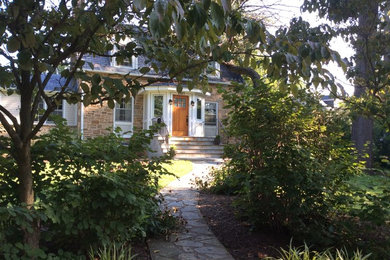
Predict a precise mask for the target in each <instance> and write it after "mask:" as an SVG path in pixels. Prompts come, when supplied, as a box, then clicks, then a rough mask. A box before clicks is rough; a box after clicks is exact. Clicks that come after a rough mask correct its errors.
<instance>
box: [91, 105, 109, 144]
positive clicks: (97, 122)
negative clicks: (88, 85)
mask: <svg viewBox="0 0 390 260" xmlns="http://www.w3.org/2000/svg"><path fill="white" fill-rule="evenodd" d="M113 113H114V111H113V110H112V109H110V108H109V107H108V106H107V102H103V105H102V106H101V105H100V104H97V105H89V106H87V107H84V137H85V138H90V137H96V136H99V135H105V134H108V133H109V132H110V130H107V128H109V129H111V130H112V128H113V126H114V124H113V123H114V114H113Z"/></svg>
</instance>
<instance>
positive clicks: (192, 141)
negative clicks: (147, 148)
mask: <svg viewBox="0 0 390 260" xmlns="http://www.w3.org/2000/svg"><path fill="white" fill-rule="evenodd" d="M213 142H214V137H188V136H185V137H171V138H169V146H170V147H174V148H175V151H176V156H175V159H181V160H217V159H221V158H222V155H223V145H215V144H214V143H213ZM164 146H165V144H163V152H166V151H167V149H166V146H165V147H164Z"/></svg>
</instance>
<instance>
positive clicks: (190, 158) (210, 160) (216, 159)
mask: <svg viewBox="0 0 390 260" xmlns="http://www.w3.org/2000/svg"><path fill="white" fill-rule="evenodd" d="M174 160H185V161H194V162H199V161H206V162H213V163H223V162H224V159H223V158H220V157H215V158H213V157H208V158H205V157H203V158H202V157H199V158H194V157H181V158H177V157H176V158H175V159H174Z"/></svg>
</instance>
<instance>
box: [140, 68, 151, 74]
mask: <svg viewBox="0 0 390 260" xmlns="http://www.w3.org/2000/svg"><path fill="white" fill-rule="evenodd" d="M149 71H150V68H149V67H142V68H140V69H139V72H140V73H141V74H146V73H148V72H149Z"/></svg>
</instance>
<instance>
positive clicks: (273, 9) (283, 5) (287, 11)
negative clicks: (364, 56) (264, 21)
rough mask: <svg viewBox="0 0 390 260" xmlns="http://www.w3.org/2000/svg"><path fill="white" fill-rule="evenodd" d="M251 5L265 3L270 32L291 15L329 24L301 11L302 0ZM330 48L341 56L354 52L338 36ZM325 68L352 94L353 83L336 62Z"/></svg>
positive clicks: (252, 1) (255, 0)
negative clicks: (270, 22) (270, 21)
mask: <svg viewBox="0 0 390 260" xmlns="http://www.w3.org/2000/svg"><path fill="white" fill-rule="evenodd" d="M249 3H250V4H253V5H261V4H263V5H266V6H267V10H268V12H269V13H268V14H267V16H268V15H270V16H271V17H270V19H271V20H273V21H275V25H274V26H271V27H270V26H269V30H270V31H271V32H273V31H275V30H276V29H277V28H279V27H280V26H284V25H288V24H289V21H290V20H291V19H292V18H293V17H299V16H302V18H303V19H304V20H306V21H308V22H309V23H310V25H311V26H316V25H320V24H322V23H327V24H330V22H329V21H327V20H325V19H320V18H319V17H318V16H317V14H315V13H308V12H305V13H302V12H301V10H300V6H301V5H302V4H303V0H250V2H249ZM330 47H331V49H333V50H335V51H337V52H339V53H340V55H341V57H342V58H345V57H347V58H349V57H351V56H352V55H353V54H354V50H353V49H352V47H350V46H349V45H348V44H347V43H346V42H345V41H344V40H343V39H341V38H340V37H338V38H335V39H334V40H332V42H331V44H330ZM326 67H327V69H328V70H329V71H330V72H331V73H332V74H333V75H334V76H335V78H336V82H338V83H340V84H341V85H343V86H344V88H345V90H346V92H347V93H348V94H349V95H352V94H353V85H352V84H351V83H350V82H349V81H348V80H347V79H346V77H345V75H344V72H343V70H342V69H341V68H339V67H338V66H337V65H336V64H329V65H328V66H326Z"/></svg>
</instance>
